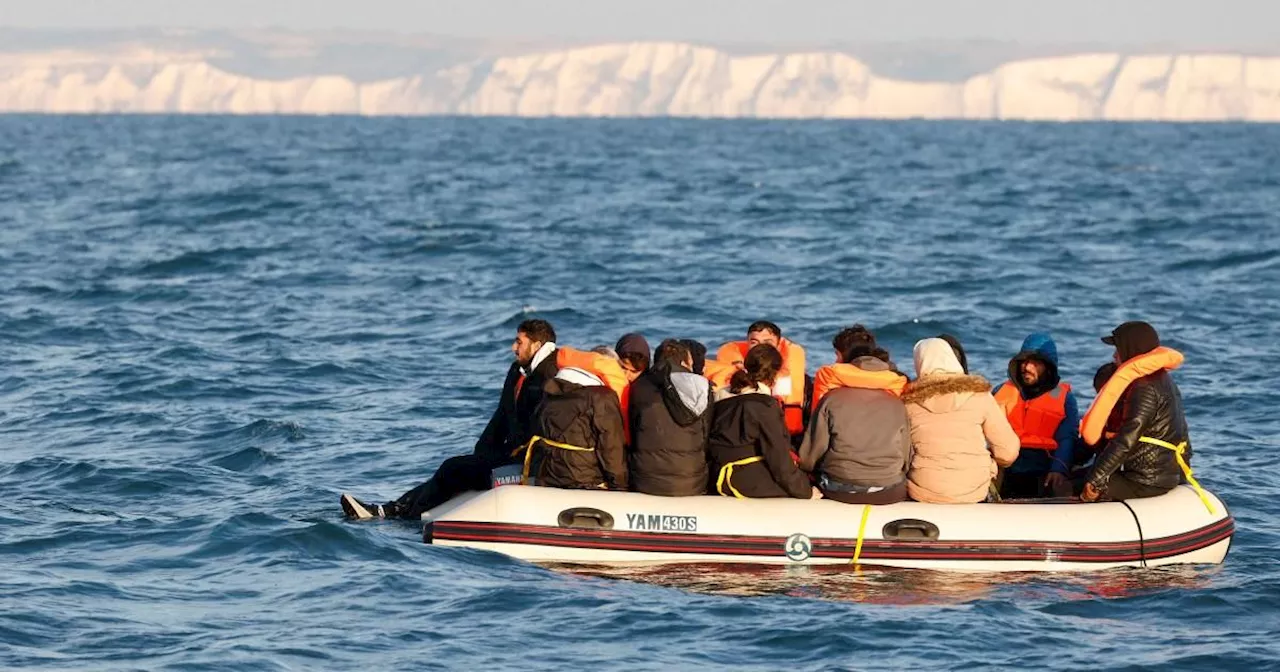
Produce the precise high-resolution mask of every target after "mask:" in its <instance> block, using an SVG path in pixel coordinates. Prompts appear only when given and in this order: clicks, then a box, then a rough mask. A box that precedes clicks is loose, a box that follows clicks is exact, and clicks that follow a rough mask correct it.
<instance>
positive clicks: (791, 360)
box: [711, 320, 810, 446]
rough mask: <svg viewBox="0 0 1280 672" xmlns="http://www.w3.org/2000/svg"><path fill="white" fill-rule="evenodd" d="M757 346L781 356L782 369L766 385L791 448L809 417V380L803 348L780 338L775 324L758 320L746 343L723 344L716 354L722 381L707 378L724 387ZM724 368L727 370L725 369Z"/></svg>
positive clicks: (750, 329) (750, 330) (748, 328)
mask: <svg viewBox="0 0 1280 672" xmlns="http://www.w3.org/2000/svg"><path fill="white" fill-rule="evenodd" d="M757 345H771V346H773V347H774V349H776V350H777V351H778V353H779V355H780V356H781V357H782V369H781V371H779V372H778V379H777V381H776V382H775V383H773V384H772V385H770V387H771V388H772V390H773V391H772V394H773V396H774V397H775V398H777V399H778V401H779V402H781V404H782V408H783V409H784V413H785V421H786V425H787V434H788V435H789V436H790V437H791V439H790V440H791V442H792V445H793V446H795V445H798V444H799V442H800V439H801V438H803V436H804V427H805V422H806V421H807V420H808V417H809V408H808V406H807V405H806V393H807V392H808V391H809V389H810V386H809V378H808V376H806V375H805V361H804V357H805V353H804V348H803V347H801V346H800V345H799V344H797V343H794V342H792V341H790V340H787V339H785V338H783V337H782V329H780V328H779V327H778V325H776V324H774V323H772V322H768V321H765V320H761V321H759V322H755V323H753V324H752V325H751V326H749V327H747V340H745V341H734V342H732V343H726V344H724V345H723V346H721V347H720V350H719V351H718V352H716V361H717V364H718V367H716V368H717V370H718V371H721V372H725V373H724V374H723V375H724V378H717V377H714V376H713V377H711V378H712V382H714V383H716V384H717V387H724V386H725V381H726V380H727V379H728V376H729V374H732V372H733V371H734V370H736V369H738V368H741V367H742V364H743V361H744V359H745V358H746V356H747V351H748V350H749V349H751V348H753V347H755V346H757ZM726 367H727V369H726Z"/></svg>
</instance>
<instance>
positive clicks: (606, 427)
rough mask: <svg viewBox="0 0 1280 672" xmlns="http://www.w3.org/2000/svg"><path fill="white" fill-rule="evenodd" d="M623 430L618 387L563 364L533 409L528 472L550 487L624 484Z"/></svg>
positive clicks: (619, 487)
mask: <svg viewBox="0 0 1280 672" xmlns="http://www.w3.org/2000/svg"><path fill="white" fill-rule="evenodd" d="M625 436H626V435H625V432H624V429H623V422H622V407H621V405H620V400H619V395H618V394H617V392H615V391H614V390H611V389H610V388H609V387H608V386H607V385H606V384H605V382H604V380H603V379H602V378H601V377H600V376H599V375H597V374H596V373H594V372H592V371H590V370H588V369H582V368H576V367H568V368H562V369H560V371H558V372H557V373H556V375H555V377H554V378H552V379H551V380H550V381H549V382H548V383H547V384H546V387H545V395H544V397H543V399H542V403H541V404H540V405H539V406H538V410H537V413H536V414H535V421H534V435H533V437H532V441H531V444H530V449H531V450H532V451H534V452H533V455H530V456H529V460H530V462H531V465H536V466H532V467H531V469H530V470H529V476H531V477H533V482H534V483H536V484H537V485H543V486H548V487H552V488H579V489H608V490H626V489H627V459H626V445H625V443H626V439H625Z"/></svg>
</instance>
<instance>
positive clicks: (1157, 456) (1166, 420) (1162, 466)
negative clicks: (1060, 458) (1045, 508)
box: [1081, 322, 1191, 502]
mask: <svg viewBox="0 0 1280 672" xmlns="http://www.w3.org/2000/svg"><path fill="white" fill-rule="evenodd" d="M1102 341H1103V342H1104V343H1107V344H1109V345H1114V346H1115V348H1116V362H1117V363H1118V364H1120V365H1121V366H1123V365H1124V363H1125V362H1127V361H1129V360H1131V359H1133V358H1134V357H1137V356H1139V355H1144V354H1146V353H1149V352H1151V351H1152V350H1155V349H1156V348H1158V347H1160V337H1159V335H1158V334H1156V330H1155V328H1153V327H1152V326H1151V325H1150V324H1147V323H1146V322H1125V323H1124V324H1122V325H1120V326H1118V327H1116V328H1115V330H1113V331H1112V332H1111V335H1110V336H1105V337H1103V339H1102ZM1117 405H1119V406H1122V407H1123V409H1124V410H1123V411H1121V413H1122V418H1123V420H1122V421H1121V424H1120V426H1119V427H1118V428H1117V431H1116V435H1115V436H1114V437H1113V438H1112V439H1111V440H1110V441H1108V442H1107V444H1106V447H1105V448H1103V449H1102V452H1100V453H1099V454H1098V458H1097V459H1096V460H1095V461H1094V463H1093V468H1092V469H1090V470H1089V475H1088V477H1087V478H1086V479H1085V486H1084V492H1083V493H1082V494H1081V499H1083V500H1084V501H1086V502H1092V501H1095V500H1097V499H1098V498H1100V497H1101V496H1103V495H1106V496H1107V498H1109V499H1113V500H1117V501H1119V500H1125V499H1138V498H1141V497H1155V496H1157V495H1162V494H1164V493H1166V492H1168V491H1170V490H1172V489H1173V488H1174V487H1176V486H1177V485H1178V483H1180V482H1181V481H1182V469H1181V467H1179V466H1178V459H1177V453H1176V452H1175V451H1174V450H1171V449H1170V448H1169V447H1168V446H1174V447H1175V448H1176V447H1178V446H1183V450H1184V451H1185V453H1184V457H1185V459H1186V461H1187V462H1188V463H1190V460H1191V448H1190V437H1189V433H1188V430H1187V420H1186V417H1185V416H1183V414H1182V394H1181V393H1180V392H1179V391H1178V386H1177V385H1175V384H1174V382H1173V378H1172V376H1170V375H1169V371H1167V370H1163V369H1162V370H1159V371H1156V372H1155V373H1152V374H1150V375H1148V376H1143V377H1142V378H1138V379H1137V380H1135V381H1133V382H1132V383H1130V384H1129V386H1128V388H1127V389H1126V390H1125V391H1124V394H1123V396H1122V397H1121V398H1120V401H1119V402H1118V404H1117Z"/></svg>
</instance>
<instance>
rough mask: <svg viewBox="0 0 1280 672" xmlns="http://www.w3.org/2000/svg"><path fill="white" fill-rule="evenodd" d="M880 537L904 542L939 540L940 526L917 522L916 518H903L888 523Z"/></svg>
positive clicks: (922, 521) (924, 521) (925, 521)
mask: <svg viewBox="0 0 1280 672" xmlns="http://www.w3.org/2000/svg"><path fill="white" fill-rule="evenodd" d="M880 536H881V537H883V538H885V539H899V540H903V541H911V540H915V539H937V538H938V526H937V525H934V524H933V523H931V522H929V521H927V520H917V519H915V518H903V519H902V520H895V521H893V522H890V523H886V524H885V526H884V529H883V530H881V531H880Z"/></svg>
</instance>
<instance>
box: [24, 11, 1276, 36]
mask: <svg viewBox="0 0 1280 672" xmlns="http://www.w3.org/2000/svg"><path fill="white" fill-rule="evenodd" d="M142 26H188V27H200V28H205V27H246V26H280V27H286V28H296V29H318V28H349V29H362V30H394V31H400V32H411V33H434V34H438V35H455V36H477V37H498V38H510V37H529V38H571V39H590V40H614V39H679V40H703V41H717V42H752V43H760V42H766V43H794V42H807V43H818V42H829V41H858V42H888V41H900V40H905V41H914V40H935V39H948V40H951V39H975V38H989V39H997V40H1012V41H1019V42H1022V43H1025V44H1048V43H1052V44H1061V43H1086V42H1105V43H1112V44H1153V43H1168V44H1178V45H1183V46H1188V47H1197V46H1203V47H1226V46H1230V47H1237V48H1248V47H1255V48H1275V47H1277V46H1280V0H874V1H872V0H0V27H65V28H102V27H142Z"/></svg>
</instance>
